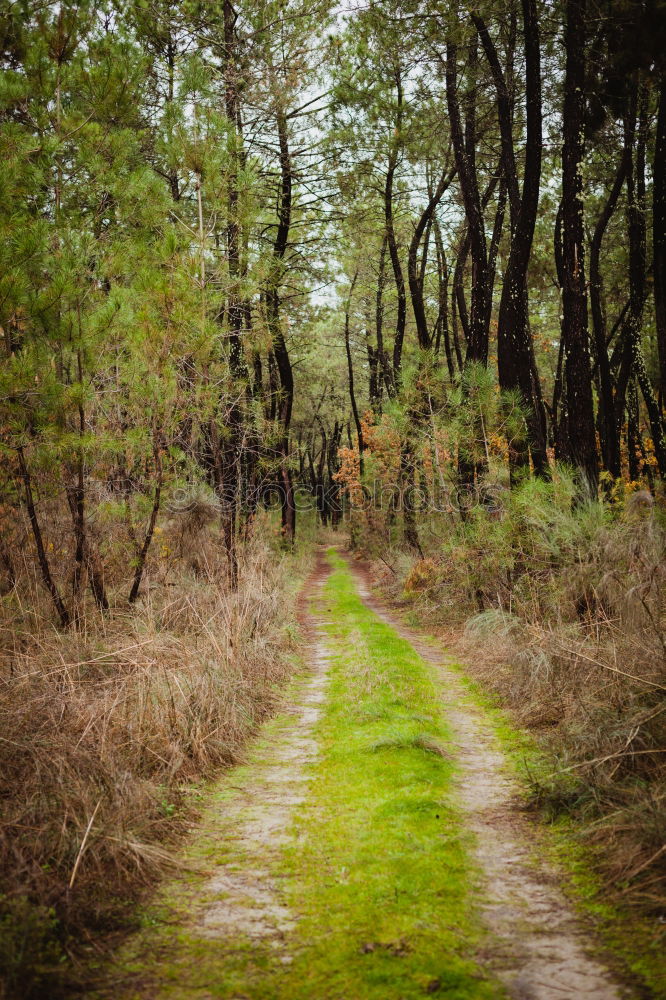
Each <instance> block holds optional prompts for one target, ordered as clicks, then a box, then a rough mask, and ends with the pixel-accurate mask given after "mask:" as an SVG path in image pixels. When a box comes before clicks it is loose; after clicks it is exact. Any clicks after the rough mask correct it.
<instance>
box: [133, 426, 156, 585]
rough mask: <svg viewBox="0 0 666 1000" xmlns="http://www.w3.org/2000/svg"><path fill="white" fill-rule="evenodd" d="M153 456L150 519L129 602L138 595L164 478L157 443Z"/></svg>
mask: <svg viewBox="0 0 666 1000" xmlns="http://www.w3.org/2000/svg"><path fill="white" fill-rule="evenodd" d="M153 457H154V460H155V473H156V482H155V493H154V495H153V506H152V510H151V512H150V519H149V521H148V527H147V529H146V534H145V536H144V539H143V545H142V546H141V550H140V552H139V555H138V558H137V564H136V568H135V570H134V580H133V582H132V589H131V590H130V593H129V598H128V600H129V603H130V604H134V602H135V601H136V599H137V597H138V596H139V588H140V587H141V580H142V578H143V571H144V569H145V566H146V558H147V556H148V550H149V549H150V543H151V542H152V540H153V534H154V532H155V525H156V523H157V515H158V514H159V512H160V502H161V499H162V485H163V479H164V472H163V468H162V456H161V454H160V449H159V446H158V445H155V450H154V453H153Z"/></svg>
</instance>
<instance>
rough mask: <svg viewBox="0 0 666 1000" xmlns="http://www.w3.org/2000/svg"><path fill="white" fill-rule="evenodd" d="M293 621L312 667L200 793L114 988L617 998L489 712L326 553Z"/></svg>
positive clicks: (300, 999) (347, 999)
mask: <svg viewBox="0 0 666 1000" xmlns="http://www.w3.org/2000/svg"><path fill="white" fill-rule="evenodd" d="M299 618H300V620H301V626H302V628H303V631H304V633H305V636H306V638H307V640H308V644H309V657H308V658H309V663H310V669H309V671H308V672H307V673H305V674H303V675H302V676H301V677H300V678H297V679H296V681H295V682H294V684H293V685H292V689H291V690H290V692H289V704H288V707H287V708H286V709H285V711H284V712H283V714H282V715H281V716H279V717H278V718H277V719H275V720H273V721H272V722H271V723H269V724H268V725H267V726H266V727H264V729H263V730H262V733H261V734H260V736H259V737H258V739H257V741H256V743H255V745H254V747H253V749H252V752H251V755H250V759H249V762H248V764H247V765H244V766H242V767H239V768H237V769H234V770H233V771H232V772H229V773H228V774H227V775H226V776H225V777H224V778H223V779H222V781H221V782H220V784H219V786H218V787H217V788H216V789H215V790H214V793H213V795H212V800H211V802H210V803H209V805H208V807H207V810H206V812H205V814H204V817H203V821H202V824H201V827H200V830H199V832H198V834H197V835H196V836H195V838H194V844H193V846H192V848H191V851H190V855H191V857H190V859H189V860H190V861H191V862H192V865H193V867H194V868H199V872H198V873H196V872H193V873H192V874H190V875H189V876H185V877H181V878H179V879H176V880H175V881H174V882H173V883H172V884H171V885H170V886H168V887H167V888H166V890H165V892H164V893H163V895H162V897H161V899H160V900H159V901H158V903H157V904H156V905H155V906H154V907H153V908H152V910H151V911H149V912H147V914H146V920H145V922H146V923H147V924H148V925H149V926H147V928H146V930H145V931H144V932H143V933H142V934H140V935H138V936H137V938H136V939H135V941H134V942H133V943H132V945H131V946H130V948H129V949H128V950H126V952H125V954H124V955H123V956H122V959H121V972H120V976H119V977H117V978H116V981H115V983H114V989H113V993H114V995H115V996H116V997H119V998H123V1000H129V998H132V1000H135V998H137V1000H138V998H148V997H150V998H154V1000H186V998H187V1000H411V998H418V997H423V996H426V995H434V996H442V997H444V996H446V997H449V998H455V1000H484V998H499V997H502V996H509V997H514V998H519V1000H530V998H531V1000H551V998H566V997H571V998H573V997H581V998H583V997H589V998H593V1000H615V998H619V997H621V996H625V995H627V994H625V993H624V992H623V991H622V990H621V989H620V988H619V987H618V986H616V985H614V983H613V981H612V978H611V976H610V974H609V973H608V972H607V971H606V970H605V969H604V968H603V967H602V965H601V964H600V963H599V962H598V961H597V960H596V959H595V958H593V957H592V956H591V955H590V954H588V951H587V946H588V945H589V944H590V942H589V941H587V940H586V935H585V932H584V931H583V929H582V927H581V926H580V925H579V923H578V921H577V919H576V918H575V916H574V914H573V912H572V911H571V909H570V907H569V905H568V904H567V902H566V901H565V898H564V896H563V894H562V892H561V889H560V888H559V885H558V883H559V881H560V880H559V877H558V874H557V872H556V871H554V870H553V869H552V868H551V867H550V866H549V865H548V864H546V863H545V862H544V861H543V860H542V859H541V860H538V859H537V858H536V854H535V844H534V843H533V841H534V828H533V827H532V825H531V824H530V823H529V822H528V821H527V820H526V819H525V817H524V816H523V815H522V814H521V811H520V803H519V800H518V792H519V789H518V787H517V785H516V784H515V783H514V781H513V780H512V778H511V777H510V775H509V772H508V768H507V765H506V761H505V758H504V756H503V754H502V752H501V750H500V748H499V746H498V744H497V741H496V738H495V736H494V733H493V728H492V722H491V721H490V719H489V718H488V717H487V716H486V715H485V713H484V712H483V711H482V710H481V709H479V708H478V706H476V705H475V704H474V702H473V700H472V699H471V697H470V694H469V692H468V690H467V689H466V687H465V685H464V683H463V681H462V680H461V677H460V675H459V674H458V672H457V671H456V669H455V668H454V667H453V665H452V664H451V662H450V661H449V659H448V658H447V657H446V656H445V655H444V654H443V653H442V652H441V650H440V649H438V647H437V646H436V645H435V644H434V643H431V642H430V641H429V640H427V639H425V638H424V637H423V636H421V635H420V634H418V633H416V632H414V631H413V630H411V629H408V628H406V627H405V626H404V625H403V624H402V623H401V622H399V621H397V620H395V619H394V618H393V617H392V616H391V615H390V614H389V613H388V612H387V610H386V609H384V608H383V607H382V606H381V605H379V604H378V603H377V602H376V601H375V600H374V599H373V598H372V597H371V595H370V593H369V590H368V587H367V584H366V582H365V580H364V578H363V575H362V573H361V571H360V570H359V569H358V568H356V569H354V570H351V569H350V567H349V565H348V564H347V563H346V562H345V561H344V560H342V559H341V558H340V557H339V556H338V555H337V553H335V552H334V551H332V550H331V551H329V554H328V558H327V561H324V557H323V553H322V554H320V557H319V560H318V565H317V569H316V571H315V573H314V574H313V575H312V577H311V578H310V580H309V582H308V584H307V585H306V588H305V590H304V593H303V595H302V597H301V602H300V614H299ZM536 849H538V844H537V845H536ZM204 868H205V869H206V873H205V874H204V875H202V874H201V870H202V869H204Z"/></svg>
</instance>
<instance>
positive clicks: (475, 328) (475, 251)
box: [446, 41, 492, 365]
mask: <svg viewBox="0 0 666 1000" xmlns="http://www.w3.org/2000/svg"><path fill="white" fill-rule="evenodd" d="M457 59H458V49H457V46H456V45H455V44H454V43H453V42H451V41H449V43H448V44H447V52H446V101H447V108H448V113H449V125H450V128H451V141H452V144H453V153H454V157H455V164H456V170H457V172H458V177H459V180H460V189H461V192H462V197H463V204H464V207H465V217H466V220H467V232H468V237H469V248H470V253H471V257H472V295H471V304H470V318H469V336H468V340H467V357H466V360H467V361H478V362H480V363H481V364H484V365H485V364H487V362H488V326H489V322H490V306H491V301H492V299H491V292H490V284H489V281H488V247H487V242H486V231H485V224H484V219H483V208H482V204H481V196H480V193H479V186H478V176H477V173H476V169H475V134H476V128H475V117H474V113H473V101H474V96H475V92H474V88H471V89H470V92H469V95H468V98H467V101H466V106H467V120H466V130H465V133H463V127H462V121H461V115H460V102H459V99H458V92H457V88H458V78H457ZM459 306H460V303H459Z"/></svg>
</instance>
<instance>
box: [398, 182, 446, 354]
mask: <svg viewBox="0 0 666 1000" xmlns="http://www.w3.org/2000/svg"><path fill="white" fill-rule="evenodd" d="M455 175H456V170H455V167H453V168H452V169H446V170H444V171H443V172H442V176H441V177H440V179H439V183H438V185H437V187H436V188H435V190H434V191H433V192H432V194H431V196H430V199H429V201H428V204H427V205H426V207H425V208H424V209H423V212H422V213H421V217H420V218H419V221H418V223H417V225H416V228H415V230H414V235H413V237H412V239H411V242H410V244H409V253H408V258H407V275H408V280H409V291H410V295H411V299H412V308H413V310H414V320H415V322H416V336H417V339H418V343H419V347H420V348H421V349H422V350H428V349H429V348H430V347H431V344H432V340H431V335H430V330H429V328H428V321H427V318H426V312H425V303H424V301H423V273H424V270H425V268H424V267H423V266H421V268H420V270H419V263H418V251H419V246H420V243H421V240H422V239H423V235H424V233H425V232H426V229H427V227H428V226H429V225H430V224H431V223H432V219H433V215H434V213H435V210H436V208H437V206H438V205H439V203H440V201H441V200H442V196H443V195H444V192H445V191H446V190H447V188H448V187H449V185H450V184H451V182H452V181H453V178H454V177H455Z"/></svg>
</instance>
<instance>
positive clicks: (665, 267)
mask: <svg viewBox="0 0 666 1000" xmlns="http://www.w3.org/2000/svg"><path fill="white" fill-rule="evenodd" d="M652 178H653V180H652V239H653V255H654V311H655V322H656V327H657V351H658V357H659V395H660V402H661V407H662V409H663V408H664V407H666V73H663V75H662V78H661V85H660V90H659V110H658V113H657V130H656V136H655V145H654V161H653V164H652Z"/></svg>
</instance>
